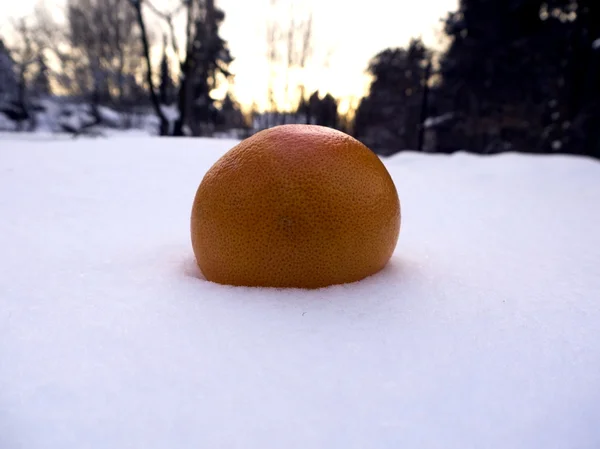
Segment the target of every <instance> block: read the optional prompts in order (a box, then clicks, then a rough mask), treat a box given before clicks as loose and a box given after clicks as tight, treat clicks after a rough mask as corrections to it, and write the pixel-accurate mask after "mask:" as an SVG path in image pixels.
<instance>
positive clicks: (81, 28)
mask: <svg viewBox="0 0 600 449" xmlns="http://www.w3.org/2000/svg"><path fill="white" fill-rule="evenodd" d="M224 20H226V16H225V12H224V11H223V10H221V9H220V8H219V7H218V5H216V4H215V1H214V0H182V1H181V3H179V4H178V5H177V7H176V8H174V9H173V10H169V11H164V10H159V9H158V8H157V7H156V6H155V5H154V4H153V3H152V2H151V1H150V0H67V1H66V6H65V10H64V20H63V21H57V20H56V18H55V17H53V16H52V15H51V14H50V13H49V12H48V10H46V9H45V8H43V7H39V8H37V9H36V11H35V13H34V14H33V16H32V17H25V18H22V19H19V20H15V21H13V39H11V44H10V46H9V45H8V44H6V42H7V40H6V39H4V40H0V112H3V113H4V114H5V115H6V116H8V117H9V118H10V119H12V120H15V121H16V122H17V123H19V126H20V127H22V128H23V129H26V128H27V129H32V128H35V126H36V123H35V117H36V113H35V111H36V110H37V109H38V108H39V101H38V100H39V99H40V98H47V97H48V96H51V95H52V94H54V95H68V96H69V97H70V98H77V99H79V101H81V102H84V103H85V104H86V105H88V106H89V112H90V113H89V115H90V117H91V120H90V123H91V125H93V124H95V123H97V122H101V121H102V120H103V117H102V114H100V113H99V112H98V111H99V110H100V109H99V108H101V107H111V108H112V109H114V110H117V111H135V110H139V109H145V110H151V111H153V114H154V115H155V116H156V124H157V133H158V134H161V135H173V136H183V135H197V136H202V135H211V134H212V133H214V132H215V130H219V129H227V128H236V129H247V130H248V132H249V133H251V132H254V131H256V130H257V129H261V128H264V127H269V126H274V125H277V124H280V123H298V122H299V123H316V124H321V125H324V126H330V127H334V128H338V129H341V130H343V131H345V132H348V133H350V134H352V135H354V136H355V137H357V138H359V139H360V140H362V141H363V142H365V143H366V144H367V145H369V146H370V147H371V148H373V149H374V150H376V151H377V152H379V153H385V154H391V153H394V152H397V151H402V150H406V149H409V150H417V151H428V152H448V153H449V152H454V151H458V150H466V151H470V152H475V153H486V154H489V153H498V152H503V151H520V152H534V153H571V154H581V155H589V156H592V157H596V158H600V2H598V1H596V0H461V1H460V2H459V7H458V9H457V10H456V11H453V12H451V13H449V14H448V15H447V16H446V17H444V18H443V19H442V20H443V34H444V37H445V42H446V45H444V47H443V48H442V49H441V50H434V49H432V48H428V47H427V46H426V45H425V44H424V43H423V42H422V41H421V40H420V39H412V40H411V41H410V43H409V44H408V45H407V46H406V47H405V48H387V49H383V50H382V51H381V52H379V53H378V54H377V55H374V56H373V58H372V59H371V60H370V61H369V62H368V66H367V70H368V73H369V74H370V76H371V83H370V87H369V90H368V92H367V94H366V95H365V96H364V97H363V98H362V99H360V101H359V102H358V104H357V107H356V108H355V110H352V111H349V113H347V114H340V113H339V108H338V100H339V99H336V98H334V97H333V96H332V95H330V94H328V93H326V92H324V93H320V92H319V91H315V92H306V91H305V88H304V86H303V85H301V84H300V85H294V84H293V82H292V81H289V80H288V77H289V74H290V73H292V71H293V70H294V69H299V70H301V69H303V68H304V67H306V65H307V64H309V63H310V60H311V57H312V56H313V52H312V50H313V48H314V46H315V45H314V42H313V35H312V15H311V14H302V15H300V14H297V15H296V16H291V17H290V21H289V24H286V23H284V24H282V23H281V21H271V22H269V23H267V24H266V26H265V28H266V42H265V43H266V54H265V57H266V59H267V60H268V61H269V62H270V63H272V66H273V67H274V66H275V65H276V64H279V65H283V66H284V67H286V71H284V72H283V74H282V72H277V71H272V72H271V75H270V77H271V79H269V80H268V81H269V82H268V92H267V93H266V95H267V98H268V105H269V106H268V110H267V111H264V113H262V114H259V113H258V111H255V110H253V111H246V113H243V112H242V110H241V107H240V105H239V104H238V103H237V102H236V101H235V99H234V97H233V96H232V95H231V94H227V95H226V96H225V98H224V99H221V100H215V99H214V97H213V92H214V90H215V89H216V88H217V87H218V85H219V84H220V83H223V82H229V83H234V77H233V76H234V74H233V73H231V71H230V68H229V66H230V64H231V62H232V61H233V58H234V56H235V55H232V54H231V51H230V49H229V47H228V44H227V42H226V41H225V40H224V39H223V38H222V36H221V33H220V27H221V25H222V23H223V22H224ZM157 23H158V24H160V26H158V27H157V26H155V24H157ZM180 28H182V29H181V31H182V32H179V30H180ZM366 38H368V36H367V37H366ZM153 48H154V49H155V48H161V50H162V58H161V61H160V64H153V63H152V58H151V57H150V53H151V51H152V49H153ZM277 77H279V78H282V77H283V78H284V80H285V83H284V84H283V87H280V88H281V89H284V92H283V95H280V96H279V97H280V98H281V97H282V96H283V97H284V98H285V101H284V103H283V104H280V103H278V102H277V101H276V97H277V95H276V92H275V91H274V89H275V88H276V87H275V86H276V85H277V86H281V83H279V84H277V83H275V79H276V78H277ZM290 79H291V78H290ZM296 91H299V95H298V94H297V92H296ZM257 117H258V118H260V119H261V120H257ZM84 126H85V125H84Z"/></svg>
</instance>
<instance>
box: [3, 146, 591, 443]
mask: <svg viewBox="0 0 600 449" xmlns="http://www.w3.org/2000/svg"><path fill="white" fill-rule="evenodd" d="M234 143H235V142H234V141H231V140H229V141H228V140H225V141H223V140H205V139H198V140H192V139H189V140H188V139H161V138H150V137H146V138H144V137H140V136H131V137H127V136H125V137H113V138H110V139H87V140H84V139H82V140H73V139H61V140H55V141H52V140H47V139H46V141H44V139H39V138H38V139H33V140H30V141H27V140H11V139H9V138H6V137H4V138H3V139H2V140H0V448H1V449H71V448H86V449H107V448H109V449H125V448H127V449H164V448H169V449H184V448H185V449H187V448H207V449H213V448H223V449H230V448H236V449H238V448H239V449H296V448H297V449H305V448H318V449H321V448H323V449H334V448H340V449H383V448H386V449H388V448H389V449H403V448H410V449H413V448H415V449H433V448H435V449H465V448H486V449H597V448H599V447H600V227H599V225H600V163H598V162H594V161H592V160H589V159H584V158H576V157H565V156H525V155H515V154H504V155H499V156H492V157H481V156H479V157H478V156H473V155H467V154H463V153H459V154H455V155H453V156H443V155H439V156H431V155H430V156H428V155H419V154H416V153H402V154H400V155H397V156H394V157H392V158H391V159H387V160H386V161H385V163H386V165H387V167H388V168H389V170H390V172H391V174H392V176H393V178H394V180H395V182H396V185H397V188H398V191H399V194H400V198H401V202H402V213H403V219H402V230H401V233H400V239H399V243H398V247H397V250H396V252H395V254H394V256H393V258H392V260H391V262H390V264H389V265H388V267H387V268H386V269H384V270H383V271H382V272H381V273H379V274H377V275H375V276H372V277H371V278H368V279H365V280H363V281H361V282H358V283H354V284H348V285H343V286H335V287H330V288H325V289H321V290H314V291H304V290H277V289H251V288H240V287H237V288H236V287H228V286H222V285H217V284H213V283H210V282H207V281H206V280H203V279H202V278H201V276H199V274H198V270H197V269H196V267H195V263H194V258H193V254H192V250H191V244H190V238H189V216H190V211H191V205H192V200H193V197H194V195H195V192H196V188H197V186H198V184H199V182H200V180H201V179H202V176H203V175H204V173H205V172H206V170H207V169H208V168H209V167H210V166H211V165H212V163H213V162H214V161H216V160H217V158H218V157H219V156H220V155H221V154H222V153H224V152H225V151H226V150H227V149H229V148H230V147H231V146H233V145H234Z"/></svg>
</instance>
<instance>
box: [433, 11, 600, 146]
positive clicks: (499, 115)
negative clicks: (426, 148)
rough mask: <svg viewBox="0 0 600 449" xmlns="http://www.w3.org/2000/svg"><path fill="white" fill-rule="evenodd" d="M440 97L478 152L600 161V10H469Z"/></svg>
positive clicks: (458, 21) (453, 41)
mask: <svg viewBox="0 0 600 449" xmlns="http://www.w3.org/2000/svg"><path fill="white" fill-rule="evenodd" d="M445 32H446V34H447V36H448V37H449V38H450V45H449V47H448V50H447V51H446V53H445V54H444V55H443V57H442V60H441V70H440V74H441V79H442V84H441V86H440V89H439V95H440V97H441V98H442V101H444V102H445V109H446V110H447V111H449V112H452V113H453V114H455V115H456V117H457V118H458V121H457V126H456V132H455V133H454V138H455V139H456V141H455V142H454V144H455V146H456V147H458V148H467V149H469V150H471V151H477V152H490V151H496V150H502V149H513V150H519V151H537V152H548V151H556V150H560V151H569V152H582V153H584V154H594V153H595V154H598V145H599V144H598V141H599V140H600V135H599V134H598V132H599V131H598V127H597V126H596V125H593V123H598V121H599V119H600V117H599V116H598V106H597V105H598V103H599V102H600V96H599V89H598V82H597V80H598V79H600V72H599V61H600V54H599V53H598V52H594V49H593V45H592V43H593V38H594V37H595V36H600V3H598V2H597V1H595V0H554V1H544V0H510V1H506V0H488V1H485V2H484V1H481V0H461V1H460V4H459V9H458V11H456V12H455V13H452V14H450V15H449V16H448V18H447V19H446V25H445Z"/></svg>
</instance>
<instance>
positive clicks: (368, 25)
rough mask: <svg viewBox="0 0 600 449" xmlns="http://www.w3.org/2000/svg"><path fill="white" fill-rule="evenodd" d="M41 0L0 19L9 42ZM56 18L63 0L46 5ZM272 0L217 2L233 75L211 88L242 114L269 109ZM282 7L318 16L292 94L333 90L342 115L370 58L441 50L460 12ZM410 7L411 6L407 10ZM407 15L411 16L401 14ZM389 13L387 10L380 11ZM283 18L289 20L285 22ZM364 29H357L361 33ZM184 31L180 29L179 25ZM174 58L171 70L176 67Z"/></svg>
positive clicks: (10, 9)
mask: <svg viewBox="0 0 600 449" xmlns="http://www.w3.org/2000/svg"><path fill="white" fill-rule="evenodd" d="M37 3H38V1H37V0H22V1H21V2H18V3H11V4H9V5H7V6H5V8H4V9H5V11H4V16H3V17H2V19H0V35H2V36H4V37H7V34H8V33H9V32H10V28H11V26H10V20H11V19H17V18H20V17H23V16H27V15H28V14H30V13H31V12H32V11H33V9H34V7H35V5H36V4H37ZM42 3H44V4H45V5H46V6H47V7H48V9H49V10H50V11H51V12H53V13H55V12H56V11H58V10H59V9H60V8H61V7H62V6H63V5H64V0H50V1H45V2H42ZM270 3H274V2H273V0H262V1H260V2H252V3H249V2H240V1H239V0H217V1H216V5H217V6H218V7H219V8H221V9H222V10H223V11H224V12H225V20H224V22H223V23H222V25H221V28H220V34H221V36H222V37H223V39H224V40H225V41H227V43H228V45H229V49H230V51H231V54H232V56H233V58H234V61H233V62H232V63H231V65H230V70H231V72H232V73H233V74H234V75H235V76H234V78H233V79H232V80H231V81H228V82H222V83H221V84H220V86H219V88H218V89H216V90H215V91H214V96H215V98H222V97H223V96H224V95H225V93H226V92H227V91H230V92H231V93H232V94H233V97H234V98H235V99H236V100H237V101H238V102H239V103H240V105H241V106H242V108H243V109H244V110H248V109H250V107H251V106H252V105H253V104H256V105H257V106H258V109H259V110H265V109H267V107H268V101H267V90H268V83H269V71H270V68H269V67H270V66H269V64H268V61H267V56H266V27H267V22H268V17H269V14H270V13H271V12H272V10H270V9H269V7H270ZM278 3H279V5H278V7H279V8H282V7H283V8H289V6H290V5H291V4H292V3H295V4H296V11H298V9H299V8H301V9H302V11H300V13H299V14H298V16H301V15H304V16H306V14H308V12H312V14H313V57H312V58H311V60H310V61H309V63H308V64H307V66H306V67H305V68H304V69H302V70H293V71H292V72H291V74H290V77H291V86H292V89H295V88H296V89H297V84H303V85H304V86H305V87H306V90H305V93H306V95H309V94H310V93H312V92H314V91H315V90H319V92H320V93H321V95H323V94H325V93H330V94H331V95H333V96H334V97H335V98H336V99H337V100H338V102H339V106H340V110H341V112H344V111H347V110H349V109H351V107H352V106H355V105H356V104H355V103H356V102H357V101H358V100H359V99H360V98H361V97H362V96H363V95H364V94H365V93H366V90H367V89H368V84H369V76H368V74H367V73H366V69H367V66H368V63H369V60H370V59H371V58H372V57H373V56H375V55H376V54H377V53H379V52H380V51H382V50H384V49H385V48H389V47H405V46H406V45H408V43H409V41H410V39H411V38H418V37H421V38H422V39H423V41H424V42H425V44H426V45H427V46H429V47H431V48H434V49H440V48H441V47H442V45H443V44H442V40H443V36H442V32H441V31H442V28H441V19H442V18H443V17H445V16H446V15H447V14H448V12H450V11H453V10H456V9H457V7H458V1H457V0H434V1H431V2H427V4H425V3H424V2H423V3H418V4H414V3H412V2H411V3H409V2H402V3H401V4H399V5H398V4H397V5H396V6H395V7H394V8H393V10H394V12H397V13H398V14H391V13H389V10H390V8H389V7H388V6H387V3H384V0H372V1H371V2H370V3H369V8H368V9H365V8H364V6H363V5H362V4H358V3H355V4H352V5H349V4H343V1H342V0H327V1H325V2H323V1H321V2H317V0H307V1H304V2H301V5H298V2H294V1H293V0H278ZM174 4H177V2H176V1H175V0H157V1H156V2H154V5H155V6H156V7H157V8H158V9H161V10H163V11H168V10H171V9H172V8H173V5H174ZM402 5H406V7H402ZM408 10H410V14H403V12H405V11H408ZM382 11H383V12H385V13H382ZM147 19H148V26H149V28H150V29H151V30H152V31H154V32H156V33H157V38H156V39H155V41H154V45H153V56H152V59H153V65H154V67H157V66H158V62H159V58H160V52H161V46H162V43H161V39H160V38H159V36H160V33H162V31H163V29H162V27H161V22H160V19H156V18H155V17H153V16H152V15H151V13H150V14H147ZM284 20H285V19H284ZM357 28H358V29H360V30H362V32H356V31H355V30H356V29H357ZM180 31H181V27H180ZM174 61H175V59H172V64H171V67H172V68H173V66H174V65H175V64H173V62H174ZM284 77H285V76H284V75H283V73H281V72H280V73H279V74H278V75H276V77H275V83H276V87H277V89H276V92H277V95H276V97H277V103H278V105H279V107H280V108H282V109H287V108H289V107H291V106H292V105H293V103H295V102H296V101H297V99H298V93H297V92H296V93H292V94H291V95H290V97H289V98H287V97H284V95H283V93H282V92H283V85H282V83H283V82H284Z"/></svg>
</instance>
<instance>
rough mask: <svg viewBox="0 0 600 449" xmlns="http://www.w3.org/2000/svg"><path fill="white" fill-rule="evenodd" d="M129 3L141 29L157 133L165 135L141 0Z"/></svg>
mask: <svg viewBox="0 0 600 449" xmlns="http://www.w3.org/2000/svg"><path fill="white" fill-rule="evenodd" d="M129 1H130V3H131V5H132V6H133V8H134V10H135V13H136V17H137V22H138V25H139V27H140V31H141V38H142V44H143V46H144V58H145V60H146V82H147V83H148V89H149V90H150V98H151V100H152V106H153V107H154V112H155V113H156V115H157V117H158V119H159V120H160V129H159V133H160V135H161V136H164V135H167V134H168V133H169V121H168V120H167V117H166V116H165V113H164V112H163V110H162V108H161V106H160V102H159V100H158V95H157V93H156V88H155V87H154V81H153V79H152V63H151V62H150V44H149V43H148V33H147V32H146V23H145V22H144V17H143V15H142V1H143V0H129Z"/></svg>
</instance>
